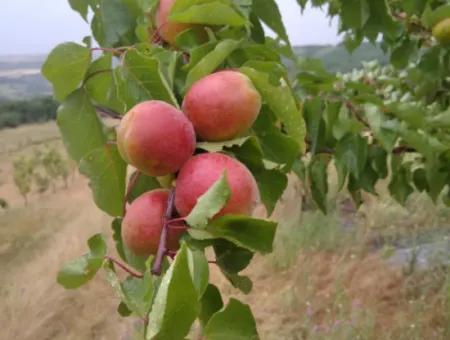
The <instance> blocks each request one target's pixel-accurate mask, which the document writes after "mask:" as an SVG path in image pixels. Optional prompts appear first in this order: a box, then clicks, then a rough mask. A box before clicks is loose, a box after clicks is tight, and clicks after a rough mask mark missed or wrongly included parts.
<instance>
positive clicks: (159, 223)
mask: <svg viewBox="0 0 450 340" xmlns="http://www.w3.org/2000/svg"><path fill="white" fill-rule="evenodd" d="M168 198H169V191H168V190H161V189H158V190H153V191H150V192H147V193H145V194H143V195H141V196H139V197H138V198H137V199H135V200H134V201H133V202H132V203H131V204H130V205H129V206H128V207H127V212H126V214H125V217H124V219H123V222H122V240H123V242H124V243H125V245H126V246H127V247H128V248H129V249H130V250H131V251H132V252H133V253H134V254H135V255H147V256H148V255H155V254H156V252H157V250H158V245H159V240H160V238H161V232H162V227H163V218H164V214H165V212H166V209H167V204H168ZM178 224H179V223H178ZM181 234H182V231H180V230H175V229H169V233H168V241H167V245H168V248H169V249H170V250H173V251H175V250H177V249H178V247H179V244H178V240H179V238H180V236H181Z"/></svg>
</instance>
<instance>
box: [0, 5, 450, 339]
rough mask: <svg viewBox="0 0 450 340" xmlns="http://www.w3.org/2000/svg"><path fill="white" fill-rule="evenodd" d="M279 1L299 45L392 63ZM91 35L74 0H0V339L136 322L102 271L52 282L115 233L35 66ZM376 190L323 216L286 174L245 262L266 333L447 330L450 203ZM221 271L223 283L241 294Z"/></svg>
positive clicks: (341, 199)
mask: <svg viewBox="0 0 450 340" xmlns="http://www.w3.org/2000/svg"><path fill="white" fill-rule="evenodd" d="M278 3H279V6H280V9H281V11H282V14H283V17H284V20H285V23H286V26H287V28H288V32H289V35H290V38H291V41H292V43H293V45H295V51H296V53H297V54H298V55H299V56H301V57H314V58H318V59H320V60H322V61H323V63H324V65H325V67H326V68H327V70H329V71H331V72H339V73H351V72H356V71H353V70H357V69H361V68H364V67H368V66H367V65H368V64H367V63H366V62H368V61H374V60H375V61H376V64H377V65H379V66H383V65H385V64H386V63H387V60H388V58H387V56H385V55H384V54H383V52H382V50H381V49H380V48H378V47H377V46H373V45H369V44H363V45H362V46H361V47H360V48H358V49H357V50H356V51H355V52H354V53H353V54H351V55H350V54H348V53H347V52H346V50H345V48H344V47H343V46H341V45H339V42H340V37H339V36H338V35H337V33H336V32H337V23H336V22H334V21H330V20H329V19H328V18H327V17H326V16H325V14H324V13H323V12H321V11H320V10H312V9H306V10H305V11H304V12H303V14H302V15H301V16H300V15H299V11H300V10H299V7H298V5H297V4H296V3H295V0H279V1H278ZM268 33H269V34H270V32H268ZM87 34H88V26H87V24H86V23H85V22H83V20H82V19H81V18H80V17H79V15H78V14H76V13H75V12H72V10H71V9H70V7H69V5H68V2H67V1H65V0H60V1H55V0H42V1H34V0H2V4H1V10H0V36H1V37H2V44H1V45H0V268H2V275H1V276H0V305H1V306H2V312H1V313H0V325H2V326H1V328H0V339H24V340H25V339H33V340H36V339H37V340H41V339H133V336H132V329H133V327H135V326H136V321H134V320H125V321H124V320H121V318H120V317H119V316H118V314H117V313H116V312H115V310H116V308H117V304H118V300H117V299H116V298H115V296H114V294H113V291H112V290H111V289H110V288H109V287H108V286H107V284H106V283H105V282H104V280H101V278H100V277H99V278H97V279H95V280H94V281H93V282H91V283H90V284H89V285H88V286H87V287H84V288H82V289H80V290H77V291H65V290H64V289H63V288H61V287H60V286H58V285H57V284H56V273H57V270H58V268H59V267H60V265H61V264H62V263H63V262H65V261H66V260H68V259H71V258H73V257H75V256H78V255H79V254H81V253H82V252H83V251H85V240H86V239H87V238H88V237H89V236H90V235H92V234H94V233H98V232H104V233H105V234H106V235H108V237H109V238H111V237H110V236H111V235H110V232H109V223H110V219H109V218H108V217H107V216H106V215H104V214H102V213H101V212H100V211H99V210H98V209H97V208H96V207H95V205H94V203H93V201H92V199H91V193H90V191H89V187H88V185H87V181H86V180H85V179H84V178H83V177H82V176H81V175H80V174H79V173H78V172H77V169H76V164H74V163H73V162H71V161H70V160H69V159H68V156H67V154H66V153H65V151H64V148H63V145H62V142H61V140H60V136H59V133H58V130H57V127H56V124H55V121H54V119H55V115H56V108H57V105H58V104H57V103H56V102H55V101H54V100H53V98H52V96H51V88H50V85H49V84H48V83H47V82H46V80H45V79H44V78H43V77H42V76H41V75H40V68H41V65H42V63H43V61H44V59H45V57H46V54H47V53H48V52H49V51H50V50H51V49H52V48H53V47H54V46H55V45H56V44H58V43H60V42H64V41H76V42H80V41H81V40H82V38H83V37H84V36H85V35H87ZM329 171H330V175H331V176H330V178H331V181H332V183H331V187H335V185H334V186H333V184H335V183H336V180H335V176H333V174H334V170H333V169H331V168H330V169H329ZM378 192H379V196H378V197H375V196H367V197H364V200H365V203H364V204H363V205H362V207H360V208H359V209H358V208H357V207H355V206H354V204H353V203H352V201H351V199H350V197H349V195H348V194H346V193H339V194H338V193H334V194H331V195H330V207H331V209H330V212H329V214H328V215H323V214H322V213H321V212H320V211H319V210H318V209H317V208H316V206H315V205H314V204H313V203H312V201H311V199H310V198H309V197H310V196H309V194H308V192H306V190H305V188H304V187H303V185H302V184H301V183H300V182H299V180H298V179H295V178H294V177H292V178H291V179H290V184H289V187H288V189H287V191H286V193H285V195H284V196H283V199H282V202H281V203H280V204H279V206H278V207H277V209H276V211H275V214H274V217H273V218H275V219H277V220H278V221H279V222H280V228H279V231H278V234H277V238H276V244H275V252H274V253H273V254H272V255H270V256H267V257H265V258H257V259H256V261H255V263H254V264H253V265H252V266H251V267H250V269H248V270H246V272H247V273H246V274H247V275H249V276H250V277H251V278H252V279H253V280H254V283H255V284H254V289H253V292H252V293H251V294H249V295H248V296H245V297H242V296H240V298H242V299H243V300H244V301H247V302H249V303H251V304H252V306H253V309H254V313H255V315H256V317H257V322H258V325H259V327H260V333H261V337H262V338H263V339H303V338H308V339H353V338H361V339H376V338H383V339H391V338H392V339H394V338H397V339H445V337H446V336H447V335H448V338H450V274H449V271H448V265H449V264H450V261H449V260H450V259H449V253H450V209H448V208H446V207H444V206H443V205H437V206H436V205H434V204H433V203H432V202H431V200H430V199H429V198H428V197H427V196H426V195H424V194H414V195H413V196H412V197H411V198H410V199H409V200H408V202H407V204H406V206H405V207H402V206H400V205H399V204H397V203H395V202H394V201H393V199H391V198H389V195H388V193H387V190H386V188H385V186H384V185H383V184H382V185H380V187H379V188H378ZM212 275H213V277H214V280H215V281H216V282H217V284H219V285H220V286H221V287H223V289H225V292H226V294H228V295H229V296H231V295H240V294H239V293H238V292H237V291H235V290H234V289H233V288H232V287H231V286H229V285H228V284H227V283H226V282H225V280H223V279H222V278H221V277H220V275H219V274H218V273H215V272H214V271H213V273H212ZM381 335H382V336H381ZM380 336H381V337H380ZM448 338H447V339H448Z"/></svg>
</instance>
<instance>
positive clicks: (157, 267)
mask: <svg viewBox="0 0 450 340" xmlns="http://www.w3.org/2000/svg"><path fill="white" fill-rule="evenodd" d="M174 201H175V190H173V189H172V190H171V191H170V193H169V199H168V200H167V209H166V214H165V215H164V220H163V227H162V231H161V238H160V240H159V246H158V252H157V253H156V258H155V262H154V263H153V267H152V274H153V275H158V276H159V275H161V271H162V262H163V260H164V256H166V255H167V252H168V250H169V249H167V236H168V235H167V234H168V232H169V221H170V220H171V219H172V215H173V212H174Z"/></svg>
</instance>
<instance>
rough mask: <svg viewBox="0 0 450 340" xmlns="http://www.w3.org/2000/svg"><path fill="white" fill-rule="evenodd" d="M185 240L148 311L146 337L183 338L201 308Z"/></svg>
mask: <svg viewBox="0 0 450 340" xmlns="http://www.w3.org/2000/svg"><path fill="white" fill-rule="evenodd" d="M188 261H189V259H188V251H187V246H186V244H182V246H181V248H180V250H179V251H178V254H177V256H176V257H175V260H174V262H173V263H172V265H171V266H170V268H169V269H168V271H167V272H166V274H165V275H164V277H163V279H162V281H161V284H160V286H159V289H158V293H157V294H156V298H155V302H154V304H153V308H152V310H151V312H150V314H149V322H148V326H147V334H146V339H148V340H150V339H183V338H184V337H185V336H186V335H187V333H188V332H189V329H190V328H191V325H192V323H193V322H194V320H195V319H196V318H197V316H198V314H199V312H200V303H199V297H198V295H197V291H196V289H195V286H194V283H193V282H192V278H191V274H190V272H189V262H188Z"/></svg>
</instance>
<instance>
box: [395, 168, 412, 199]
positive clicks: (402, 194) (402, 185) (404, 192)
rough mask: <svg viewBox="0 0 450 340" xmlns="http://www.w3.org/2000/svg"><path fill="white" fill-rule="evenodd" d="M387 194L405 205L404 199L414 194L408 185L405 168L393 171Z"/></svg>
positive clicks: (407, 173) (408, 179)
mask: <svg viewBox="0 0 450 340" xmlns="http://www.w3.org/2000/svg"><path fill="white" fill-rule="evenodd" d="M389 192H390V193H391V195H392V197H394V198H395V199H396V200H397V202H399V203H400V204H405V202H406V199H407V198H408V197H409V195H411V194H412V193H413V192H414V188H413V187H412V186H411V184H410V173H409V171H408V170H407V169H406V168H405V167H403V166H401V167H400V168H398V169H397V170H395V171H393V174H392V180H391V182H390V183H389Z"/></svg>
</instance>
